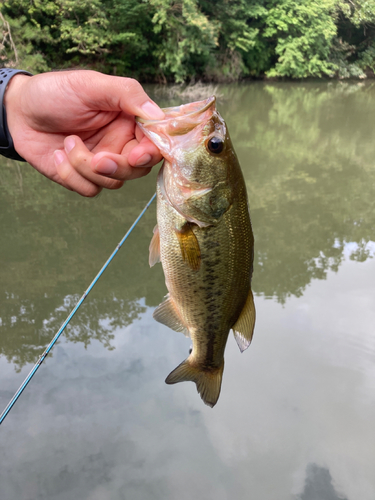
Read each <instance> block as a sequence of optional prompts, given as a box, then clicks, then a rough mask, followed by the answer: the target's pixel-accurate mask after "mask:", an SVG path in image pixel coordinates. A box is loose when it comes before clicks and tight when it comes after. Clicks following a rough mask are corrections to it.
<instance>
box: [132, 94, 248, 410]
mask: <svg viewBox="0 0 375 500" xmlns="http://www.w3.org/2000/svg"><path fill="white" fill-rule="evenodd" d="M171 109H172V110H173V112H171V111H170V110H171ZM164 111H165V112H166V120H164V121H162V122H151V121H149V122H145V121H141V120H140V126H141V128H142V130H143V131H144V132H145V134H146V135H148V137H149V138H150V139H151V140H153V141H154V142H155V144H156V145H157V146H158V147H159V148H160V149H161V151H162V154H163V155H164V156H165V158H166V159H165V162H164V165H163V167H162V168H161V170H160V172H159V175H158V181H157V221H158V226H157V229H156V231H155V234H154V237H153V240H152V243H151V245H150V264H151V265H153V264H154V263H155V262H156V261H157V260H160V261H161V263H162V266H163V271H164V275H165V281H166V286H167V289H168V292H169V294H168V296H167V298H166V300H165V301H164V302H163V303H162V304H161V305H160V306H159V307H158V308H157V309H156V310H155V313H154V317H155V319H157V320H158V321H160V322H162V323H164V324H166V325H167V326H169V327H171V328H173V329H174V330H177V331H183V332H184V333H185V334H186V335H188V336H190V337H191V339H192V344H193V348H192V352H191V353H190V355H189V357H188V358H187V359H186V360H185V361H184V362H183V363H181V365H179V366H178V367H177V368H176V369H175V370H174V371H173V372H172V373H171V374H170V375H169V376H168V377H167V379H166V382H167V383H177V382H181V381H185V380H192V381H194V382H195V383H196V385H197V389H198V392H199V393H200V395H201V397H202V399H203V401H204V402H205V403H206V404H208V405H209V406H214V405H215V404H216V402H217V399H218V397H219V394H220V388H221V378H222V373H223V368H224V350H225V346H226V342H227V338H228V335H229V332H230V329H232V328H233V330H234V333H235V337H236V340H237V342H238V344H239V346H240V349H241V351H242V350H244V349H245V348H247V347H248V345H249V344H250V341H251V339H252V334H253V328H254V322H255V309H254V304H253V299H252V292H251V287H250V284H251V275H252V266H253V247H254V238H253V233H252V228H251V222H250V215H249V208H248V202H247V193H246V186H245V182H244V179H243V176H242V172H241V169H240V166H239V163H238V160H237V156H236V154H235V152H234V150H233V147H232V146H231V142H230V138H229V134H228V132H227V130H226V126H225V122H224V121H223V120H222V118H221V117H220V115H219V114H218V113H217V111H216V110H215V99H214V98H209V99H207V100H205V101H203V102H200V103H190V104H188V105H183V106H181V107H179V108H167V109H165V110H164ZM176 116H177V117H181V123H180V124H179V123H178V122H177V124H176V123H174V124H171V123H170V122H171V121H176ZM184 122H186V123H184ZM179 126H180V128H179ZM171 129H172V133H171ZM176 130H177V132H176ZM179 131H180V132H181V133H180V134H179V133H178V132H179ZM159 137H161V140H158V138H159ZM176 137H177V139H176ZM219 139H220V141H221V143H220V141H219ZM184 141H185V142H184ZM208 141H212V142H216V144H214V146H213V148H214V153H212V152H211V151H210V150H209V149H210V144H209V145H208V146H207V143H208ZM217 144H219V148H224V153H223V154H222V151H220V152H217ZM215 148H216V150H215Z"/></svg>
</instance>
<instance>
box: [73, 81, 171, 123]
mask: <svg viewBox="0 0 375 500" xmlns="http://www.w3.org/2000/svg"><path fill="white" fill-rule="evenodd" d="M65 75H67V76H68V77H69V81H70V84H71V87H72V88H73V90H74V92H75V93H76V94H77V95H78V96H79V98H80V99H81V100H82V101H83V102H84V103H85V104H86V105H87V106H88V107H89V108H90V109H93V110H94V109H96V110H105V111H123V112H125V113H127V114H128V115H132V116H140V117H142V118H144V119H149V120H161V119H163V118H164V113H163V111H162V110H161V109H160V108H159V106H158V105H157V104H156V103H155V102H154V101H152V99H150V97H149V96H148V95H147V94H146V92H145V91H144V90H143V87H142V86H141V84H140V83H139V82H137V81H136V80H134V79H133V78H125V77H119V76H110V75H104V74H102V73H97V72H95V71H77V72H70V74H69V73H65Z"/></svg>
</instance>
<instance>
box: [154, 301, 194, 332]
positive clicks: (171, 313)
mask: <svg viewBox="0 0 375 500" xmlns="http://www.w3.org/2000/svg"><path fill="white" fill-rule="evenodd" d="M153 317H154V319H156V321H158V322H159V323H162V324H163V325H165V326H168V327H169V328H172V330H174V331H175V332H182V333H183V334H184V335H185V336H186V337H189V331H188V329H187V328H186V326H185V325H184V324H183V322H182V319H181V317H180V315H179V314H178V311H177V309H176V306H175V305H174V302H173V300H172V299H171V298H170V297H169V296H168V295H167V297H166V299H165V300H164V301H163V302H162V303H161V304H160V305H158V307H157V308H156V309H155V311H154V314H153Z"/></svg>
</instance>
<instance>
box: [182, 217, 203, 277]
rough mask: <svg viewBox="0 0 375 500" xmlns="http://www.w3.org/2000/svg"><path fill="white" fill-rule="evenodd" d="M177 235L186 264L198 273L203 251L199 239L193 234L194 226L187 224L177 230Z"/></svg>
mask: <svg viewBox="0 0 375 500" xmlns="http://www.w3.org/2000/svg"><path fill="white" fill-rule="evenodd" d="M176 235H177V238H178V242H179V244H180V248H181V254H182V258H183V260H184V262H186V264H188V266H189V267H191V269H193V271H198V269H199V268H200V265H201V250H200V248H199V243H198V240H197V237H196V236H195V234H194V232H193V229H192V224H191V223H190V222H186V224H184V225H183V226H182V228H181V229H180V230H179V231H178V230H176Z"/></svg>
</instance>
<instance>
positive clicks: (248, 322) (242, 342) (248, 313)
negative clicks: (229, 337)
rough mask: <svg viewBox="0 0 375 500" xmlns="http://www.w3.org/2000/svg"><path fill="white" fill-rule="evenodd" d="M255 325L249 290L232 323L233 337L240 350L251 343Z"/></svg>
mask: <svg viewBox="0 0 375 500" xmlns="http://www.w3.org/2000/svg"><path fill="white" fill-rule="evenodd" d="M254 325H255V306H254V298H253V292H252V291H251V290H250V291H249V294H248V296H247V299H246V302H245V305H244V307H243V309H242V311H241V314H240V317H239V318H238V320H237V321H236V323H235V324H234V325H233V327H232V328H233V334H234V338H235V339H236V341H237V344H238V347H239V348H240V351H241V352H243V351H244V350H245V349H247V348H248V347H249V345H250V344H251V340H252V338H253V332H254Z"/></svg>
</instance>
